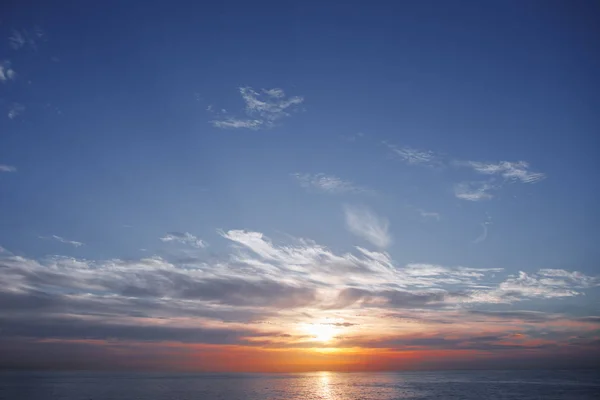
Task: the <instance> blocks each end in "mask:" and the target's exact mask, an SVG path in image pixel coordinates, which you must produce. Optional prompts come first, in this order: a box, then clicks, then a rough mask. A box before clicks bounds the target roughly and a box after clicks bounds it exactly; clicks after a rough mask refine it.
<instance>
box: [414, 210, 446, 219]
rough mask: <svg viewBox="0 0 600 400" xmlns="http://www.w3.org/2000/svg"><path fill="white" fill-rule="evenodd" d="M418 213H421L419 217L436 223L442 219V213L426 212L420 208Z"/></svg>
mask: <svg viewBox="0 0 600 400" xmlns="http://www.w3.org/2000/svg"><path fill="white" fill-rule="evenodd" d="M417 211H418V212H419V215H420V216H421V217H423V218H425V219H435V220H436V221H439V220H440V219H441V218H442V216H441V215H440V213H437V212H433V211H425V210H422V209H420V208H419V209H417Z"/></svg>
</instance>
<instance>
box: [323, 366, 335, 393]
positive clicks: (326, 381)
mask: <svg viewBox="0 0 600 400" xmlns="http://www.w3.org/2000/svg"><path fill="white" fill-rule="evenodd" d="M330 378H331V374H330V373H329V372H327V371H322V372H320V373H319V389H320V390H319V392H320V393H319V394H320V398H321V399H324V400H334V399H335V396H334V394H333V392H332V391H331V387H330V386H329V380H330Z"/></svg>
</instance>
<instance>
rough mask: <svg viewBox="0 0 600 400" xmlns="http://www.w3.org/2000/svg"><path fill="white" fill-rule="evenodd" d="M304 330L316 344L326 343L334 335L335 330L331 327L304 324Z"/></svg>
mask: <svg viewBox="0 0 600 400" xmlns="http://www.w3.org/2000/svg"><path fill="white" fill-rule="evenodd" d="M305 329H306V331H307V332H308V333H309V334H310V335H312V336H313V338H314V340H316V341H318V342H323V343H327V342H329V341H331V339H333V336H334V335H335V329H334V328H333V327H332V326H331V325H323V324H306V325H305Z"/></svg>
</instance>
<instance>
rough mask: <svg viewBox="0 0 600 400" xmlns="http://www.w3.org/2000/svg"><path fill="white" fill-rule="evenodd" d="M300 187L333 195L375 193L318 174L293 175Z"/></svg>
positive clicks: (332, 176) (336, 178)
mask: <svg viewBox="0 0 600 400" xmlns="http://www.w3.org/2000/svg"><path fill="white" fill-rule="evenodd" d="M292 176H293V177H294V178H296V180H297V181H298V182H299V183H300V185H301V186H302V187H304V188H306V189H311V188H313V189H317V190H320V191H322V192H326V193H331V194H341V193H374V191H373V190H371V189H367V188H364V187H361V186H358V185H355V184H354V183H353V182H351V181H346V180H343V179H341V178H338V177H337V176H334V175H326V174H324V173H318V174H300V173H295V174H292Z"/></svg>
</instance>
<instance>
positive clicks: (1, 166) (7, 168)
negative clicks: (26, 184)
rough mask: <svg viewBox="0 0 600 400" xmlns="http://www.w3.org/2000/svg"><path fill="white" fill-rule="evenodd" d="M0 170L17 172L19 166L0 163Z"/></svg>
mask: <svg viewBox="0 0 600 400" xmlns="http://www.w3.org/2000/svg"><path fill="white" fill-rule="evenodd" d="M0 172H17V167H13V166H12V165H4V164H0Z"/></svg>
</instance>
